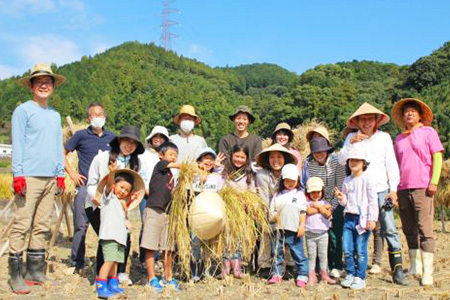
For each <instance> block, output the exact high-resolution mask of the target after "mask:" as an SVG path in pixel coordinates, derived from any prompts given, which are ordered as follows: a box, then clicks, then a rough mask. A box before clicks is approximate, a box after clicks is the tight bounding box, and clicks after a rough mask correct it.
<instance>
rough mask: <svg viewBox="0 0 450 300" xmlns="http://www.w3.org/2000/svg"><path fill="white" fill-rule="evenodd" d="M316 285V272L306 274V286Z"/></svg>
mask: <svg viewBox="0 0 450 300" xmlns="http://www.w3.org/2000/svg"><path fill="white" fill-rule="evenodd" d="M316 283H317V277H316V271H311V272H309V274H308V285H311V286H313V285H315V284H316Z"/></svg>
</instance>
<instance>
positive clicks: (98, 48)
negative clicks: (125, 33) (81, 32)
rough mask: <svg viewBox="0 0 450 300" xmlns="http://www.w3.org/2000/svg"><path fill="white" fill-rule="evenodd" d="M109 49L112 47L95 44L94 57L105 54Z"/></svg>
mask: <svg viewBox="0 0 450 300" xmlns="http://www.w3.org/2000/svg"><path fill="white" fill-rule="evenodd" d="M109 48H111V46H110V45H108V44H105V43H97V44H95V45H94V46H93V47H92V52H93V55H95V54H99V53H102V52H105V51H106V50H108V49H109Z"/></svg>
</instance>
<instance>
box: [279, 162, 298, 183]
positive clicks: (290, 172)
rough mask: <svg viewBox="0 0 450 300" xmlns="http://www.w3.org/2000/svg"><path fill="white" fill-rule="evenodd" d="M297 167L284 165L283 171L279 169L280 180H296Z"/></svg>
mask: <svg viewBox="0 0 450 300" xmlns="http://www.w3.org/2000/svg"><path fill="white" fill-rule="evenodd" d="M299 175H300V174H299V172H298V167H297V166H296V165H294V164H286V165H284V167H283V169H281V178H283V179H291V180H298V177H299Z"/></svg>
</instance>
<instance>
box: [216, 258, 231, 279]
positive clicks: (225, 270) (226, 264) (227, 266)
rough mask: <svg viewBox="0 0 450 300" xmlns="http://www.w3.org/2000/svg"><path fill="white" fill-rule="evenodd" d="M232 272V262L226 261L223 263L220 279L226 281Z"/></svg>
mask: <svg viewBox="0 0 450 300" xmlns="http://www.w3.org/2000/svg"><path fill="white" fill-rule="evenodd" d="M230 270H231V262H230V260H229V259H224V260H223V262H222V273H221V274H220V276H219V278H220V279H225V278H226V277H227V276H228V275H230Z"/></svg>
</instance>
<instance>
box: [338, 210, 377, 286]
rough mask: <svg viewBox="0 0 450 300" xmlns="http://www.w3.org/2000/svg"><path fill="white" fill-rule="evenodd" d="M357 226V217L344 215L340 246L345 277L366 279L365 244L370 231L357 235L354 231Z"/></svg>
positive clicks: (366, 256) (366, 258)
mask: <svg viewBox="0 0 450 300" xmlns="http://www.w3.org/2000/svg"><path fill="white" fill-rule="evenodd" d="M358 224H359V215H354V214H345V217H344V230H343V234H342V245H343V248H344V257H345V264H346V266H345V270H346V271H347V275H353V276H354V277H359V278H361V279H366V270H367V261H368V255H367V243H368V241H369V237H370V231H366V232H364V233H362V234H358V231H357V230H356V225H358ZM355 256H356V268H355Z"/></svg>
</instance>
